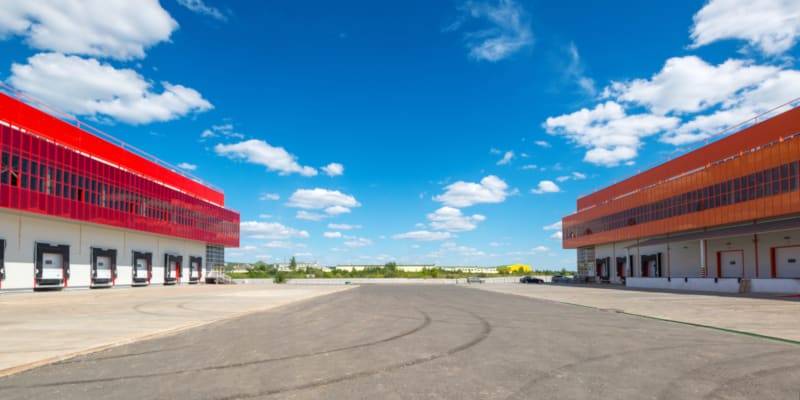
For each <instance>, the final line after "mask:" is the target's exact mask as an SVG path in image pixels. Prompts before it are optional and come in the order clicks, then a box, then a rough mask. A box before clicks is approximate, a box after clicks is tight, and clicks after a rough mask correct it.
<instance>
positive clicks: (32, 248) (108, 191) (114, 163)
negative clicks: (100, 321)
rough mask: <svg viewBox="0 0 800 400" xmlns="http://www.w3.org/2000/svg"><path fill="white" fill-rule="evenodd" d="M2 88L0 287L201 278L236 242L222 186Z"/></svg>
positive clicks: (231, 213)
mask: <svg viewBox="0 0 800 400" xmlns="http://www.w3.org/2000/svg"><path fill="white" fill-rule="evenodd" d="M5 92H6V93H0V292H6V291H14V290H31V289H61V288H108V287H114V286H122V285H124V286H146V285H156V284H158V285H162V284H168V285H169V284H183V283H187V284H189V283H199V282H202V281H203V278H204V276H207V275H208V272H209V271H210V270H211V268H212V267H214V266H217V265H224V248H225V247H238V245H239V215H238V214H237V213H236V212H234V211H231V210H228V209H226V208H225V205H224V201H225V199H224V194H223V193H222V192H221V191H220V190H218V189H215V188H213V187H211V186H210V185H207V184H204V183H202V182H201V181H199V180H198V179H196V178H192V177H189V176H188V175H185V174H182V173H179V172H177V169H174V168H171V167H169V166H168V165H167V164H165V163H163V162H160V161H158V160H157V159H156V158H154V157H152V156H148V155H147V154H146V153H144V152H141V151H138V150H136V149H133V148H131V147H130V146H128V145H125V144H124V143H121V142H119V141H116V140H115V139H113V138H111V137H108V136H107V135H105V134H103V133H102V132H100V131H97V130H94V129H92V128H90V127H88V126H86V125H84V124H82V123H80V122H78V121H76V120H73V119H71V117H66V116H62V115H60V114H56V113H46V112H44V111H42V110H46V109H47V108H46V107H44V106H42V105H40V104H39V103H36V102H35V101H32V100H30V99H28V98H25V97H22V96H19V95H18V94H16V93H12V92H9V91H7V90H6V91H5ZM56 115H58V117H57V116H56Z"/></svg>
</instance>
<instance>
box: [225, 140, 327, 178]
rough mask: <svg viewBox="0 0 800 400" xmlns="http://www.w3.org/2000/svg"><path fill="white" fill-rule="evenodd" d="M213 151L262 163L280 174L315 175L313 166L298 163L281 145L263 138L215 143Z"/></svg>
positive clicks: (254, 162) (233, 157) (315, 171)
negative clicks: (274, 144)
mask: <svg viewBox="0 0 800 400" xmlns="http://www.w3.org/2000/svg"><path fill="white" fill-rule="evenodd" d="M214 151H215V152H216V153H217V154H219V155H221V156H227V157H229V158H232V159H241V160H245V161H247V162H249V163H251V164H258V165H263V166H265V167H267V169H268V170H270V171H276V172H278V173H279V174H280V175H289V174H300V175H302V176H315V175H317V170H316V169H315V168H312V167H307V166H302V165H300V164H298V162H297V157H295V156H294V155H293V154H290V153H289V152H288V151H286V149H284V148H283V147H274V146H272V145H270V144H269V143H267V142H265V141H263V140H258V139H250V140H246V141H243V142H239V143H234V144H217V145H216V146H214Z"/></svg>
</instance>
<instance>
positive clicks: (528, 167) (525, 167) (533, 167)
mask: <svg viewBox="0 0 800 400" xmlns="http://www.w3.org/2000/svg"><path fill="white" fill-rule="evenodd" d="M522 169H523V170H525V171H527V170H537V169H539V166H537V165H536V164H526V165H523V166H522Z"/></svg>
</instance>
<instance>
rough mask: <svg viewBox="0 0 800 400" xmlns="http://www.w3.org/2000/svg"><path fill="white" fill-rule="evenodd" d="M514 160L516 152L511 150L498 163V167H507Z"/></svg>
mask: <svg viewBox="0 0 800 400" xmlns="http://www.w3.org/2000/svg"><path fill="white" fill-rule="evenodd" d="M513 159H514V152H513V151H511V150H509V151H507V152H505V153H504V154H503V158H501V159H500V161H498V162H497V165H507V164H509V163H511V160H513Z"/></svg>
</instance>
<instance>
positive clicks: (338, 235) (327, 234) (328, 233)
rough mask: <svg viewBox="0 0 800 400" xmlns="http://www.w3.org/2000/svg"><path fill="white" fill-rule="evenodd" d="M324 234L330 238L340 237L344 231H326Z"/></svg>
mask: <svg viewBox="0 0 800 400" xmlns="http://www.w3.org/2000/svg"><path fill="white" fill-rule="evenodd" d="M322 236H324V237H326V238H328V239H338V238H340V237H342V233H341V232H325V233H323V234H322Z"/></svg>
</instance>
